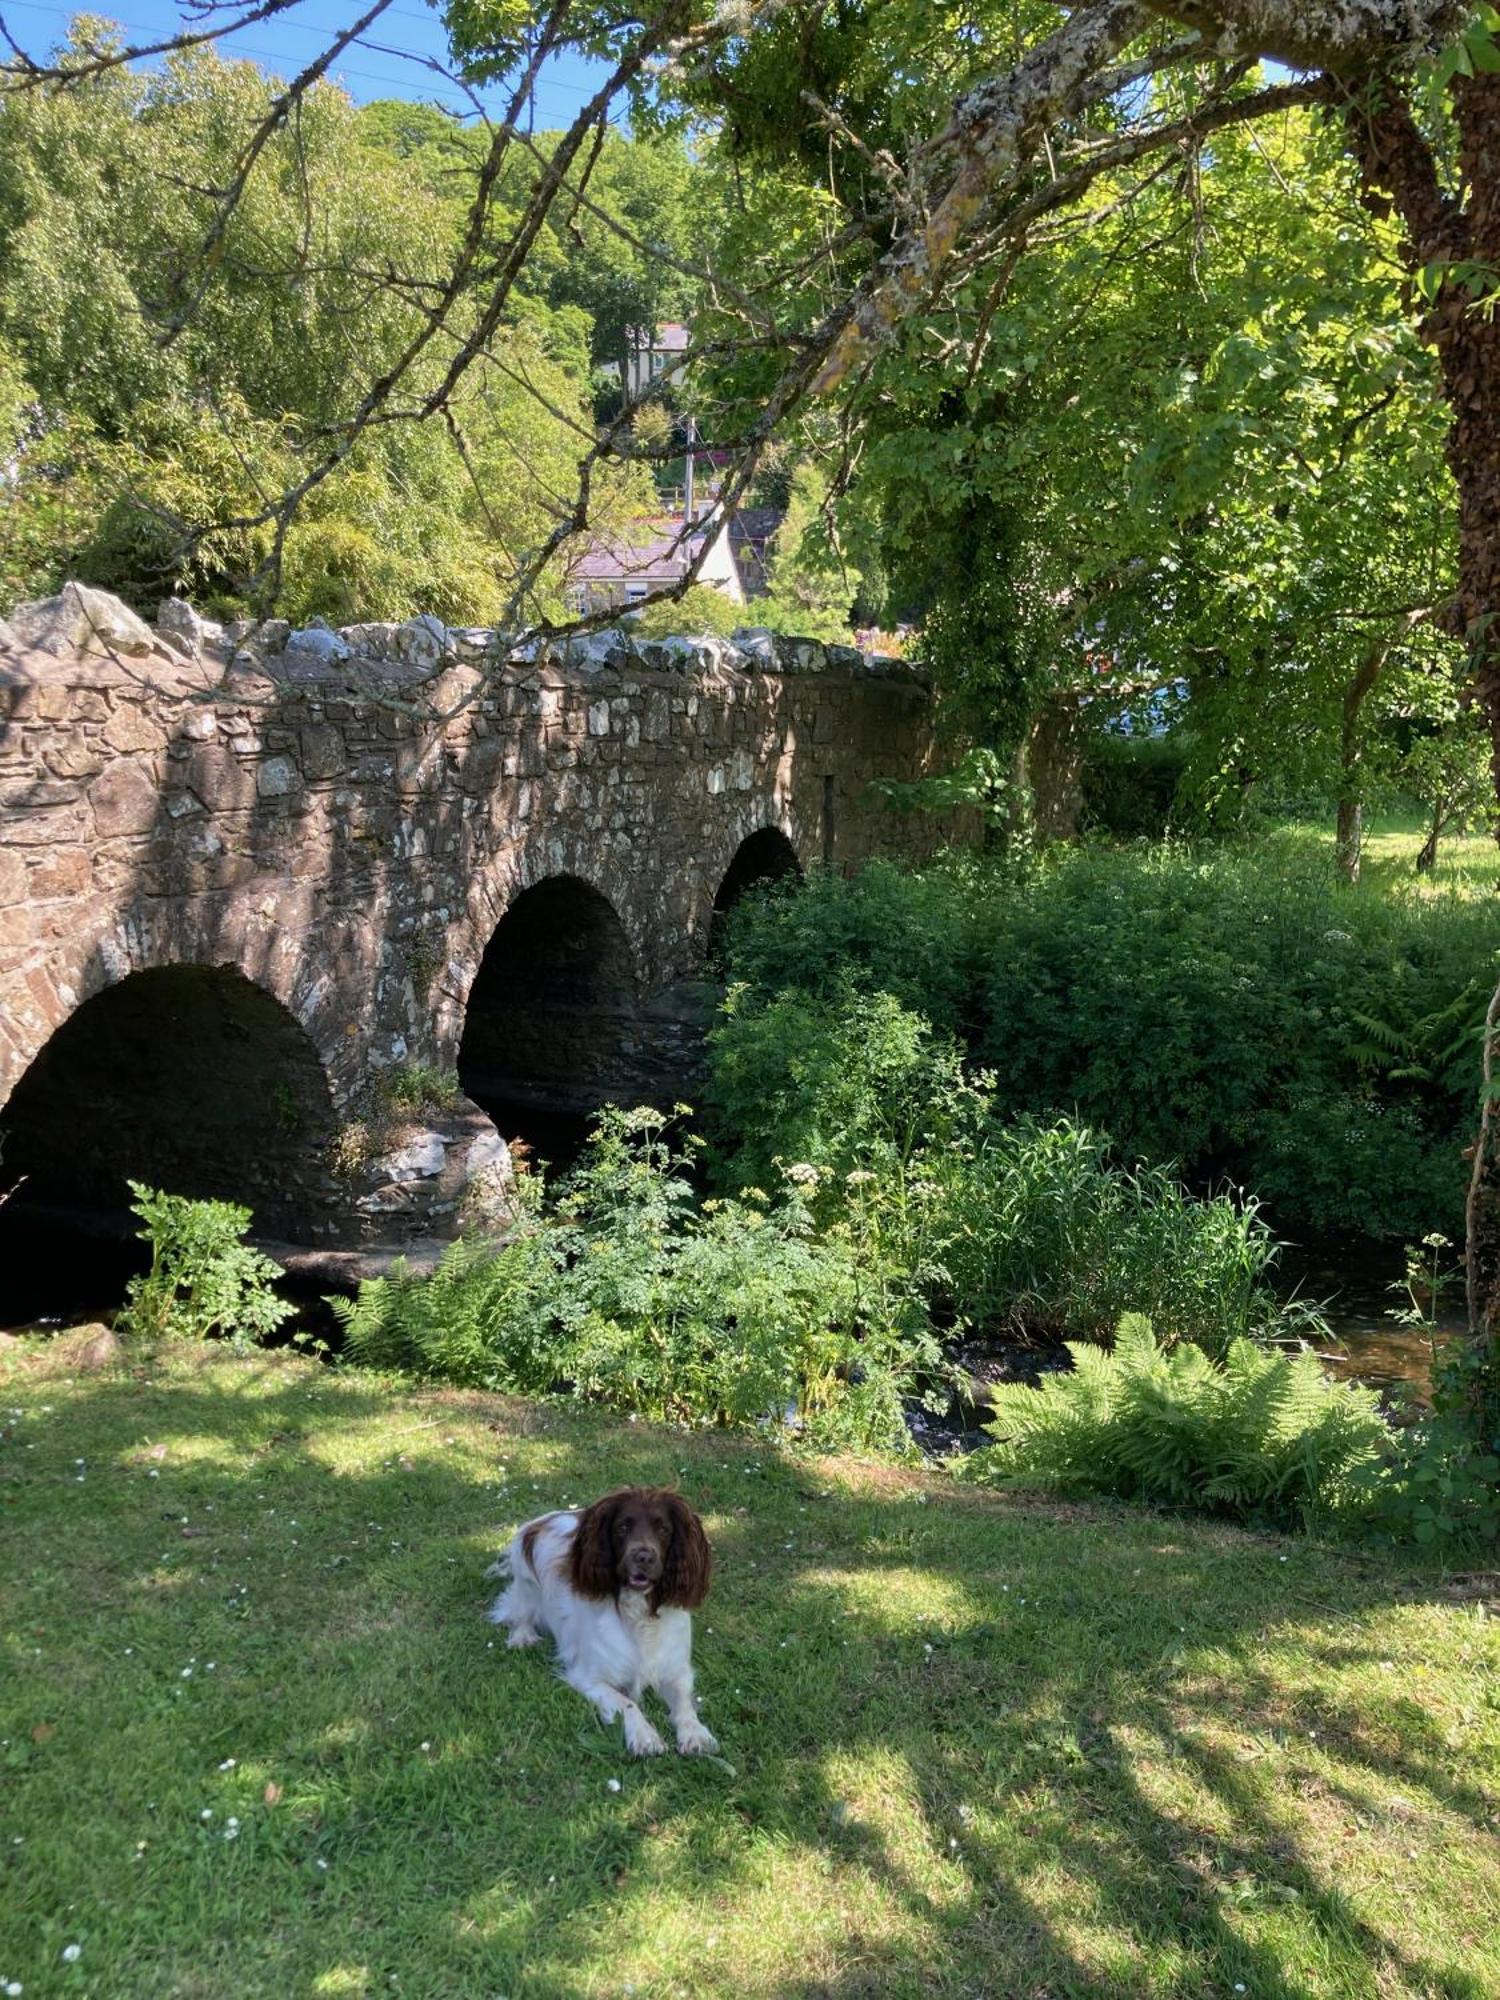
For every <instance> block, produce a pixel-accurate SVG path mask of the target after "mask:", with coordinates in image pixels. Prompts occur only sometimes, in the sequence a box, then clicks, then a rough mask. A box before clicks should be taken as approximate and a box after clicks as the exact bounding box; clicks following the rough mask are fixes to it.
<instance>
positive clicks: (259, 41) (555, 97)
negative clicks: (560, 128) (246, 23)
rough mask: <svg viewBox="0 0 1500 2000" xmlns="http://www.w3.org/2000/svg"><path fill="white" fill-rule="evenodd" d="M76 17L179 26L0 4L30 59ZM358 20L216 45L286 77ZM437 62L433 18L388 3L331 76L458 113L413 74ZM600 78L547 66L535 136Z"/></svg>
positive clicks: (564, 61) (443, 49)
mask: <svg viewBox="0 0 1500 2000" xmlns="http://www.w3.org/2000/svg"><path fill="white" fill-rule="evenodd" d="M84 11H87V12H91V13H95V14H99V15H103V16H104V17H105V18H107V19H109V20H114V21H118V22H119V23H120V25H121V27H122V28H123V29H124V30H125V33H126V36H127V39H128V40H130V41H132V42H145V41H161V40H164V39H165V38H166V36H168V35H170V34H172V33H174V32H176V31H177V30H178V29H179V28H180V26H181V25H182V20H183V16H182V14H181V13H180V12H179V10H178V8H177V7H176V6H175V5H173V4H172V0H118V4H117V5H115V6H109V5H107V4H104V0H99V4H97V5H95V6H94V7H92V8H88V9H83V8H80V7H79V6H78V4H77V0H73V4H70V5H65V6H57V5H52V4H49V0H0V20H3V21H4V22H5V25H6V27H7V28H8V29H9V30H10V32H11V34H12V35H13V36H14V37H15V39H16V41H17V42H19V43H20V45H21V47H22V48H23V49H25V50H26V51H27V53H28V54H30V55H38V54H41V53H42V52H44V51H45V50H46V49H48V48H50V47H51V46H52V45H53V43H55V42H57V41H60V40H61V39H62V37H63V35H64V33H65V31H66V28H67V24H68V22H69V20H70V19H72V18H73V16H75V15H76V14H79V13H80V12H84ZM363 11H364V9H363V7H362V6H361V5H359V4H358V0H302V4H301V5H299V6H297V7H294V8H291V9H289V10H288V12H287V13H285V14H284V15H280V16H278V17H277V18H275V19H274V20H270V21H259V22H257V23H256V24H255V26H254V27H252V28H246V29H245V30H244V31H243V33H241V34H238V35H226V36H225V37H224V38H223V40H222V41H221V42H220V44H219V46H220V47H221V48H222V49H224V50H226V51H228V52H232V53H234V54H236V55H240V56H247V57H249V58H251V59H252V60H253V61H255V62H258V63H259V64H260V66H261V68H262V69H267V70H272V71H274V72H275V73H276V74H277V75H280V76H291V75H295V74H296V72H297V71H298V70H299V69H301V68H302V67H303V66H304V65H305V64H306V63H307V62H309V61H310V60H311V59H312V57H314V56H315V55H316V54H317V53H318V51H319V49H320V48H322V47H324V46H325V45H326V44H327V42H328V41H329V40H330V39H331V37H332V35H333V33H334V32H335V31H336V30H338V29H339V28H342V27H345V26H347V25H348V24H349V22H350V21H352V20H357V19H358V17H359V15H360V13H362V12H363ZM446 53H447V41H446V38H445V37H444V34H443V27H442V22H441V20H440V19H439V17H438V15H437V14H436V13H435V12H434V11H433V10H432V9H431V8H429V7H424V6H423V5H422V0H394V4H393V5H392V6H391V7H389V8H388V9H387V10H386V12H385V13H384V14H383V15H382V16H381V17H380V19H379V21H377V22H376V24H375V26H374V27H373V28H372V29H371V31H370V45H369V46H364V45H361V44H355V45H353V46H352V47H350V48H349V49H348V50H347V51H346V52H345V55H344V57H343V58H342V59H341V60H340V61H339V62H338V63H337V64H336V65H335V66H334V69H333V72H332V74H333V76H334V78H335V79H336V81H338V82H339V83H341V84H342V85H343V87H344V89H345V90H347V91H348V93H349V95H350V96H351V97H353V98H354V99H356V100H357V101H358V102H359V103H361V104H365V103H368V102H369V101H370V99H371V98H374V97H410V98H425V99H430V100H432V101H433V102H436V103H439V104H445V105H448V106H449V107H450V108H451V109H453V110H455V111H462V110H464V109H466V108H467V106H466V102H465V99H464V97H463V95H462V93H461V92H459V91H456V90H455V89H454V88H453V85H452V84H451V83H449V82H447V81H446V79H444V78H443V77H441V76H439V75H437V74H436V73H435V72H434V71H432V70H430V69H425V68H423V66H422V62H421V58H423V57H436V58H438V59H439V60H442V59H443V58H444V57H445V56H446ZM602 74H603V70H602V66H601V65H599V64H596V63H592V62H590V61H588V60H587V59H586V58H585V57H582V56H576V55H567V56H563V57H561V58H560V59H559V60H558V61H556V62H555V63H553V64H551V65H550V66H549V68H548V70H547V71H546V73H545V75H544V76H543V78H542V81H541V83H540V85H539V87H538V90H537V98H536V124H537V126H538V128H543V127H548V126H556V125H566V124H567V123H569V122H570V120H571V119H573V118H574V117H576V115H577V113H578V111H579V109H580V108H581V106H582V105H583V104H584V103H585V102H586V101H587V99H588V98H589V97H590V96H591V95H592V92H593V89H594V88H595V87H597V80H598V79H599V78H600V77H601V76H602ZM481 95H482V97H483V100H484V102H485V105H486V107H487V108H488V109H490V110H497V109H499V107H500V105H501V103H502V94H501V93H500V92H499V91H498V90H493V89H491V90H488V91H485V92H483V93H481Z"/></svg>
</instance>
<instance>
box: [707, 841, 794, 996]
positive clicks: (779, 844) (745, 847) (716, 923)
mask: <svg viewBox="0 0 1500 2000" xmlns="http://www.w3.org/2000/svg"><path fill="white" fill-rule="evenodd" d="M801 880H802V863H801V862H800V861H799V860H798V859H797V850H796V848H795V847H793V845H792V843H791V842H790V841H789V840H788V839H787V837H786V835H785V834H784V833H782V832H780V831H779V830H778V829H777V828H776V827H774V826H763V827H762V828H761V829H760V831H759V832H758V833H752V834H750V835H749V836H748V837H747V838H746V839H744V840H742V841H741V842H740V844H739V846H738V847H737V848H736V849H735V853H734V859H733V860H732V861H731V862H730V864H729V866H728V868H727V869H726V870H725V873H724V879H723V881H722V882H721V883H720V884H719V887H718V892H717V894H716V895H715V897H714V907H713V915H712V916H711V917H710V919H709V930H708V957H709V964H710V965H711V966H712V967H714V969H715V970H717V969H718V968H719V967H720V966H721V965H722V964H723V959H724V941H725V933H726V930H727V928H728V924H729V918H730V913H731V912H732V911H733V909H734V907H735V905H736V904H737V903H738V902H739V901H740V899H741V898H742V897H743V896H744V895H745V893H746V891H747V890H750V889H758V888H760V887H762V886H763V885H765V884H769V883H776V882H787V881H796V882H800V881H801Z"/></svg>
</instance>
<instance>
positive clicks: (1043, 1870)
mask: <svg viewBox="0 0 1500 2000" xmlns="http://www.w3.org/2000/svg"><path fill="white" fill-rule="evenodd" d="M0 1365H4V1366H6V1367H7V1368H8V1373H7V1374H6V1375H5V1376H4V1377H3V1379H0V1433H3V1437H4V1442H3V1444H0V1739H3V1742H0V1980H3V1981H10V1980H16V1981H19V1982H21V1984H22V1985H23V1986H24V1989H25V1993H26V1995H28V1996H35V1995H38V1994H41V1995H50V1994H54V1993H56V1994H60V1995H66V1994H71V1993H78V1994H97V1995H101V1996H106V1995H107V1996H110V2000H114V1996H142V2000H144V1996H148V1995H149V1996H152V2000H156V1996H200V1995H209V1996H218V1995H220V1994H225V1995H228V1994H233V1995H235V1996H237V2000H238V1996H242V1995H244V1996H259V1995H267V1996H270V1995H276V1996H282V1995H295V1994H301V1993H307V1994H314V1993H326V1994H330V1995H343V1994H355V1993H357V1994H367V1995H375V1994H389V1993H401V1994H403V1995H408V1996H409V1995H422V1996H432V1997H433V2000H438V1996H444V2000H446V1997H447V1996H453V1995H459V1994H470V1993H472V1994H476V1995H480V1994H484V1995H490V1994H496V1993H503V1994H507V1995H520V1996H545V2000H553V1996H556V2000H564V1996H566V2000H572V1996H581V2000H593V1996H596V1995H597V1996H605V1995H609V1996H618V1995H620V1994H622V1993H623V1991H624V1989H625V1988H626V1986H633V1987H634V1989H635V1991H636V1992H637V1993H638V1994H642V1995H647V1994H649V1995H652V1996H659V1995H662V1996H676V1995H684V1996H691V1995H696V1994H705V1995H735V1996H739V1995H758V1994H764V1995H775V1996H781V1995H793V1996H802V1995H806V1996H812V1995H819V1996H824V1995H832V1996H836V2000H852V1997H853V1996H855V1995H865V1994H868V1995H872V1996H873V1995H877V1994H878V1995H885V1994H895V1995H907V1994H910V1995H918V1994H920V1995H924V1996H925V1995H929V1994H937V1995H948V1994H951V1995H955V1996H956V1995H961V1994H962V1995H968V1994H975V1993H987V1994H988V1993H993V1994H997V1995H1007V1996H1009V1995H1013V1994H1014V1995H1018V1996H1020V1995H1037V1996H1040V1995H1042V1994H1047V1995H1064V1994H1069V1995H1071V1994H1080V1995H1087V1996H1090V2000H1092V1996H1096V1995H1099V1996H1102V1995H1114V1994H1121V1995H1134V1994H1142V1995H1151V1996H1157V1995H1163V1996H1165V1995H1172V1996H1180V2000H1199V1996H1202V1995H1206V1994H1219V1993H1223V1994H1232V1993H1233V1992H1234V1991H1235V1988H1236V1987H1237V1986H1242V1987H1243V1988H1244V1990H1245V1992H1246V1993H1247V1994H1252V1995H1262V1996H1266V2000H1272V1996H1275V2000H1289V1996H1291V1995H1297V1996H1299V2000H1300V1997H1301V1996H1303V1995H1312V1996H1319V2000H1321V1996H1330V2000H1332V1996H1339V2000H1343V1996H1350V2000H1352V1996H1356V1995H1359V1996H1364V1995H1367V1994H1370V1995H1373V1994H1380V1995H1385V1994H1390V1995H1411V1996H1417V1995H1444V1996H1446V1995H1457V1996H1474V2000H1477V1996H1479V1995H1486V1996H1488V1995H1490V1994H1492V1993H1494V1992H1495V1991H1497V1990H1500V1945H1497V1943H1496V1939H1497V1937H1500V1859H1497V1844H1496V1837H1495V1836H1496V1829H1497V1825H1500V1704H1497V1702H1496V1699H1495V1696H1494V1689H1495V1687H1496V1686H1497V1684H1500V1676H1497V1674H1496V1668H1497V1666H1500V1643H1497V1640H1496V1636H1495V1627H1494V1625H1493V1623H1492V1621H1491V1619H1490V1618H1489V1616H1488V1615H1483V1613H1484V1602H1483V1601H1484V1599H1485V1596H1486V1594H1487V1588H1488V1587H1487V1586H1486V1585H1485V1584H1484V1582H1483V1580H1482V1579H1481V1580H1478V1581H1477V1582H1476V1581H1475V1580H1472V1579H1471V1580H1470V1581H1469V1582H1467V1583H1465V1584H1463V1585H1461V1586H1453V1585H1450V1584H1448V1583H1446V1582H1445V1581H1444V1580H1442V1579H1440V1578H1436V1577H1430V1576H1423V1575H1421V1574H1418V1573H1415V1572H1412V1571H1398V1570H1394V1569H1386V1568H1383V1567H1382V1566H1380V1565H1379V1564H1377V1563H1371V1562H1369V1561H1366V1560H1363V1559H1355V1558H1354V1557H1351V1556H1350V1555H1348V1554H1346V1553H1340V1552H1336V1551H1326V1550H1322V1549H1319V1548H1317V1547H1316V1546H1314V1545H1312V1544H1309V1543H1306V1542H1299V1541H1295V1540H1285V1539H1275V1538H1270V1537H1263V1536H1252V1535H1246V1534H1242V1533H1239V1532H1237V1531H1236V1530H1234V1529H1232V1528H1227V1527H1225V1526H1223V1525H1221V1524H1199V1523H1196V1522H1188V1521H1181V1520H1176V1519H1172V1518H1169V1517H1165V1516H1160V1515H1153V1514H1150V1513H1148V1512H1145V1511H1132V1510H1130V1509H1127V1508H1123V1507H1099V1508H1087V1507H1081V1506H1053V1505H1050V1504H1047V1503H1042V1502H1038V1501H1035V1500H1028V1501H1017V1500H1011V1499H1004V1498H997V1497H995V1496H992V1495H989V1494H985V1493H980V1492H976V1491H974V1490H972V1489H970V1488H965V1487H960V1488H954V1487H953V1486H951V1485H950V1484H949V1482H947V1481H946V1480H945V1479H943V1478H941V1477H939V1476H935V1475H925V1474H922V1473H919V1472H916V1471H913V1470H911V1469H909V1468H903V1467H899V1466H895V1465H888V1464H883V1463H879V1462H874V1461H857V1460H843V1459H811V1458H802V1457H797V1456H792V1455H784V1454H782V1453H779V1452H776V1451H773V1450H770V1449H769V1448H767V1447H765V1446H763V1445H757V1444H756V1442H755V1441H753V1440H748V1441H747V1440H744V1439H732V1438H725V1437H722V1436H714V1435H706V1434H702V1433H699V1434H696V1435H693V1436H687V1435H681V1434H672V1433H665V1432H660V1431H653V1430H650V1429H648V1428H647V1427H645V1426H641V1425H629V1424H624V1423H619V1422H617V1421H613V1420H610V1419H607V1418H604V1417H602V1416H601V1415H600V1414H599V1413H598V1412H593V1411H589V1410H573V1409H562V1408H554V1409H547V1410H541V1409H537V1408H533V1407H528V1406H524V1405H519V1404H515V1403H510V1402H505V1401H503V1400H501V1399H498V1398H487V1397H482V1396H465V1397H462V1398H452V1397H449V1396H446V1395H444V1394H442V1393H439V1392H426V1391H423V1392H413V1391H411V1390H410V1389H407V1388H404V1387H402V1386H401V1385H398V1384H392V1383H390V1382H387V1381H384V1380H381V1379H379V1378H376V1377H373V1376H368V1375H364V1376H362V1375H359V1374H357V1373H354V1372H352V1371H351V1372H350V1373H348V1374H343V1375H341V1374H337V1373H329V1372H327V1371H319V1370H317V1369H314V1368H312V1367H309V1366H308V1365H307V1364H304V1363H301V1362H298V1361H295V1360H292V1359H289V1358H287V1357H265V1356H259V1357H250V1358H248V1359H243V1360H235V1359H232V1358H211V1359H208V1360H206V1361H205V1360H204V1358H203V1357H201V1356H200V1357H183V1358H182V1359H181V1360H180V1361H178V1360H165V1361H163V1362H162V1363H160V1364H159V1365H158V1366H157V1367H156V1368H155V1369H154V1370H152V1371H151V1372H150V1374H149V1375H147V1374H145V1373H138V1372H132V1371H130V1370H127V1369H118V1370H116V1371H114V1372H112V1373H104V1374H96V1375H92V1376H89V1377H86V1378H85V1377H79V1378H78V1379H76V1380H73V1381H67V1380H64V1379H62V1378H60V1377H57V1376H53V1375H49V1374H48V1373H47V1372H46V1371H45V1370H38V1369H35V1368H33V1367H31V1366H29V1365H23V1364H20V1363H16V1362H15V1361H11V1362H10V1363H8V1364H0ZM17 1409H18V1410H19V1411H20V1412H21V1414H20V1415H19V1416H12V1415H11V1414H10V1412H11V1411H13V1410H17ZM160 1447H165V1449H164V1451H162V1453H161V1455H160V1456H157V1455H154V1454H156V1453H157V1451H158V1448H160ZM79 1458H82V1459H83V1460H84V1467H83V1472H84V1478H83V1483H82V1484H81V1485H80V1484H78V1483H77V1479H78V1468H77V1467H76V1466H75V1464H74V1461H75V1460H76V1459H79ZM153 1474H154V1475H155V1476H152V1475H153ZM637 1479H640V1480H658V1479H673V1480H676V1481H678V1482H679V1483H680V1484H681V1485H682V1487H683V1488H684V1490H685V1491H686V1492H687V1493H688V1494H689V1496H690V1497H691V1498H692V1500H693V1501H694V1504H695V1505H697V1506H698V1507H699V1508H700V1509H701V1511H702V1512H703V1513H704V1515H705V1518H706V1519H707V1520H708V1522H709V1523H710V1527H711V1532H712V1534H713V1537H714V1541H715V1544H716V1550H717V1555H718V1563H719V1569H718V1579H717V1583H716V1587H715V1590H714V1593H713V1595H712V1596H711V1597H710V1599H709V1601H708V1604H707V1605H706V1607H705V1609H704V1611H703V1613H702V1614H701V1615H700V1617H699V1619H698V1620H697V1647H696V1651H697V1656H698V1662H699V1669H700V1685H701V1690H702V1695H703V1704H704V1709H705V1714H706V1717H707V1719H708V1721H709V1722H710V1724H711V1726H712V1727H713V1729H714V1731H715V1733H716V1734H717V1735H718V1736H719V1738H720V1740H721V1743H722V1745H723V1756H722V1759H721V1760H720V1761H718V1762H713V1761H710V1760H681V1759H677V1758H666V1759H661V1760H655V1761H651V1762H648V1763H636V1762H634V1761H632V1760H630V1759H629V1758H627V1757H626V1756H625V1755H624V1752H623V1747H622V1745H621V1743H620V1740H619V1737H618V1734H617V1733H615V1732H610V1731H606V1730H604V1729H603V1728H601V1727H600V1726H599V1724H598V1723H597V1722H596V1721H595V1719H594V1718H593V1716H592V1714H591V1713H590V1712H589V1710H588V1709H587V1708H586V1707H585V1706H584V1704H583V1703H582V1702H581V1701H580V1700H579V1699H578V1697H577V1696H576V1695H574V1694H573V1693H571V1692H570V1691H569V1690H568V1689H566V1688H564V1687H562V1686H561V1685H560V1684H559V1683H558V1681H557V1680H556V1678H555V1676H554V1675H553V1674H552V1673H550V1672H549V1670H548V1665H547V1662H546V1661H545V1659H544V1658H543V1657H542V1656H540V1655H538V1654H535V1653H532V1654H526V1655H510V1654H508V1653H506V1651H505V1649H504V1646H503V1643H497V1635H496V1633H495V1632H494V1630H493V1628H491V1627H490V1626H488V1625H487V1624H486V1623H485V1622H484V1619H483V1616H482V1612H483V1607H484V1604H485V1600H486V1595H487V1591H488V1588H489V1586H487V1585H486V1584H485V1582H484V1579H483V1576H482V1571H483V1568H484V1566H485V1564H486V1563H487V1562H488V1561H489V1560H490V1558H491V1556H492V1554H493V1552H494V1550H495V1548H496V1546H497V1544H498V1542H499V1539H500V1537H501V1536H502V1535H503V1534H504V1533H505V1532H506V1531H507V1530H508V1529H509V1528H510V1527H512V1526H513V1525H514V1524H515V1523H516V1522H517V1521H518V1520H521V1519H523V1518H525V1517H526V1516H527V1515H529V1514H531V1513H534V1512H537V1511H539V1510H541V1509H542V1508H545V1507H548V1506H552V1505H557V1504H560V1503H562V1502H564V1501H566V1500H568V1499H576V1498H586V1497H589V1496H591V1495H593V1494H595V1493H597V1492H598V1491H600V1490H601V1489H603V1488H604V1487H606V1486H608V1485H611V1484H614V1483H616V1482H617V1481H622V1480H637ZM1488 1594H1489V1595H1493V1594H1494V1593H1493V1591H1492V1590H1490V1591H1489V1592H1488ZM72 1943H77V1944H78V1945H79V1947H80V1951H79V1956H78V1958H77V1959H76V1961H71V1962H67V1963H65V1962H64V1961H63V1959H62V1957H61V1953H62V1951H63V1949H64V1947H65V1946H67V1945H69V1944H72Z"/></svg>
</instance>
